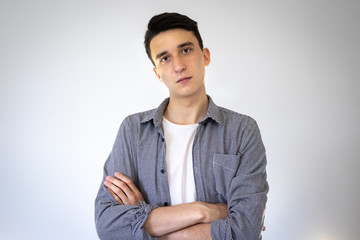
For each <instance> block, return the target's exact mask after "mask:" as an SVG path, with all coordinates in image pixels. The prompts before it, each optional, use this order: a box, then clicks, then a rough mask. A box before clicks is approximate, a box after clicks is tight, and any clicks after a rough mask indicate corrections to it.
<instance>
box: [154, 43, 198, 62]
mask: <svg viewBox="0 0 360 240" xmlns="http://www.w3.org/2000/svg"><path fill="white" fill-rule="evenodd" d="M186 46H194V44H193V43H192V42H186V43H182V44H180V45H179V46H178V47H177V48H183V47H186ZM168 53H169V52H168V51H163V52H161V53H159V54H158V55H156V58H155V59H159V58H161V57H162V56H164V55H166V54H168Z"/></svg>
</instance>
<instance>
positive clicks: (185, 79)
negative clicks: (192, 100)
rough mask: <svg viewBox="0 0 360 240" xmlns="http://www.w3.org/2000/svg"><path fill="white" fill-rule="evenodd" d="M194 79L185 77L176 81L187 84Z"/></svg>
mask: <svg viewBox="0 0 360 240" xmlns="http://www.w3.org/2000/svg"><path fill="white" fill-rule="evenodd" d="M191 78H192V77H183V78H180V79H179V80H177V81H176V83H186V82H188V81H189V80H190V79H191Z"/></svg>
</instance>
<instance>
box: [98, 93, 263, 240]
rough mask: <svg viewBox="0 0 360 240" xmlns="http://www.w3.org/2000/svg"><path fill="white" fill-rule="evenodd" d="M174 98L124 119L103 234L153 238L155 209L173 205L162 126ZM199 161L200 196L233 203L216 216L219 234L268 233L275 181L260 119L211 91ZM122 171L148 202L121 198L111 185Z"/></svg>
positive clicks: (101, 221) (109, 169) (102, 206)
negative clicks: (219, 101) (224, 103)
mask: <svg viewBox="0 0 360 240" xmlns="http://www.w3.org/2000/svg"><path fill="white" fill-rule="evenodd" d="M168 102H169V99H166V100H164V101H163V102H162V103H161V105H160V106H159V107H158V108H157V109H153V110H149V111H146V112H141V113H137V114H134V115H130V116H128V117H127V118H126V119H125V120H124V121H123V123H122V124H121V126H120V129H119V132H118V134H117V137H116V140H115V143H114V146H113V149H112V152H111V154H110V155H109V157H108V159H107V160H106V162H105V166H104V177H103V181H102V183H101V186H100V189H99V192H98V195H97V197H96V200H95V222H96V228H97V232H98V235H99V237H100V238H101V239H153V238H151V236H150V235H149V234H148V233H147V232H146V231H145V230H144V229H143V225H144V223H145V221H146V219H147V217H148V215H149V213H150V211H151V210H152V209H155V208H157V207H162V206H169V205H171V200H170V193H169V186H168V177H167V172H166V169H167V167H166V159H165V156H166V154H165V151H166V146H165V141H164V132H163V127H162V119H163V113H164V110H165V108H166V106H167V104H168ZM193 168H194V178H195V185H196V194H197V200H198V201H204V202H208V203H227V206H228V212H229V217H228V218H227V219H222V220H218V221H215V222H213V223H211V236H212V239H246V240H251V239H261V231H262V227H263V220H264V211H265V205H266V201H267V193H268V190H269V187H268V184H267V180H266V156H265V148H264V145H263V143H262V140H261V136H260V131H259V128H258V126H257V124H256V122H255V121H254V120H253V119H252V118H250V117H248V116H245V115H242V114H239V113H236V112H233V111H231V110H228V109H225V108H221V107H218V106H217V105H215V104H214V102H213V101H212V99H211V98H210V97H209V107H208V111H207V114H206V116H205V117H204V119H203V120H201V121H200V122H199V127H198V129H197V132H196V136H195V139H194V143H193ZM114 172H121V173H123V174H124V175H126V176H128V177H129V178H130V179H132V181H133V182H134V184H135V185H136V186H137V188H138V189H139V190H140V191H141V193H142V195H143V197H144V200H145V202H141V204H140V205H139V206H135V205H121V204H118V203H117V202H116V201H115V199H114V198H113V197H112V196H111V194H110V193H109V192H108V191H107V189H106V187H105V186H104V185H103V182H104V180H105V177H106V176H108V175H112V176H113V175H114Z"/></svg>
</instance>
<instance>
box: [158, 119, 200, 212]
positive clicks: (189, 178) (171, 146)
mask: <svg viewBox="0 0 360 240" xmlns="http://www.w3.org/2000/svg"><path fill="white" fill-rule="evenodd" d="M163 127H164V135H165V143H166V164H167V173H168V181H169V188H170V197H171V205H176V204H181V203H188V202H194V201H196V187H195V179H194V171H193V161H192V147H193V142H194V138H195V133H196V129H197V127H198V124H190V125H178V124H175V123H172V122H170V121H168V120H167V119H166V118H165V117H164V118H163Z"/></svg>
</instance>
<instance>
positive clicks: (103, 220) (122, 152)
mask: <svg viewBox="0 0 360 240" xmlns="http://www.w3.org/2000/svg"><path fill="white" fill-rule="evenodd" d="M132 140H133V139H131V136H130V132H129V131H128V124H127V119H125V120H124V122H123V123H122V124H121V126H120V129H119V132H118V134H117V137H116V140H115V143H114V146H113V149H112V152H111V154H110V156H109V157H108V159H107V160H106V162H105V166H104V176H103V179H102V182H101V185H100V189H99V191H98V194H97V197H96V199H95V224H96V230H97V233H98V236H99V238H100V239H103V240H105V239H139V240H140V239H156V238H152V237H151V236H150V234H148V233H147V232H146V231H145V230H144V229H143V225H144V223H145V221H146V220H147V218H148V216H149V213H150V212H151V210H153V209H155V208H157V207H158V206H156V205H151V204H147V203H146V202H141V203H140V205H139V206H137V205H122V204H119V203H117V202H116V200H115V199H114V198H113V196H112V195H111V194H110V193H109V192H108V190H107V189H106V187H105V186H104V184H103V182H104V181H105V177H106V176H108V175H111V176H114V172H116V171H118V172H121V173H123V174H125V175H126V176H128V177H129V178H130V179H132V181H133V182H134V184H135V185H136V186H137V187H138V184H137V173H136V162H135V159H134V158H135V156H134V151H133V149H134V147H135V146H134V143H133V142H132ZM138 188H139V187H138Z"/></svg>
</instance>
